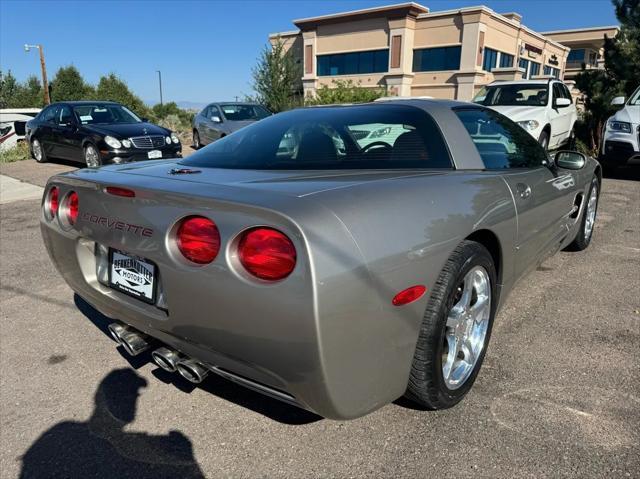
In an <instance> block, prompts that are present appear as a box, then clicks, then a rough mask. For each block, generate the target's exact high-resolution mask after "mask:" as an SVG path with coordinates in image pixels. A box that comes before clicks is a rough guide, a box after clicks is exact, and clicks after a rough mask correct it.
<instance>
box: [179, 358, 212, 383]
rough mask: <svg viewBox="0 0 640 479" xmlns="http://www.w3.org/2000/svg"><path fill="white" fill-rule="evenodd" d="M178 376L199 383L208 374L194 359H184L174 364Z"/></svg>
mask: <svg viewBox="0 0 640 479" xmlns="http://www.w3.org/2000/svg"><path fill="white" fill-rule="evenodd" d="M176 368H177V370H178V372H179V373H180V376H182V377H183V378H185V379H186V380H187V381H189V382H192V383H194V384H199V383H201V382H202V381H203V380H204V378H206V377H207V374H209V370H208V369H207V368H206V367H204V365H203V364H201V363H199V362H198V361H196V360H194V359H184V360H182V361H179V362H178V364H177V366H176Z"/></svg>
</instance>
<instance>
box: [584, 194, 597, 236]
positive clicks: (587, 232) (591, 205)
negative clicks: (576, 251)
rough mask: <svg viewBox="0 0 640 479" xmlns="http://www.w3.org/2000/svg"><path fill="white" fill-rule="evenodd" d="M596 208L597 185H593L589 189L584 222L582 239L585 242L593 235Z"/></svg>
mask: <svg viewBox="0 0 640 479" xmlns="http://www.w3.org/2000/svg"><path fill="white" fill-rule="evenodd" d="M597 206H598V184H597V183H594V184H593V186H592V187H591V194H590V195H589V202H588V203H587V212H586V215H587V217H586V218H585V221H584V237H585V239H586V240H588V239H589V238H591V233H593V225H594V223H595V222H596V209H597Z"/></svg>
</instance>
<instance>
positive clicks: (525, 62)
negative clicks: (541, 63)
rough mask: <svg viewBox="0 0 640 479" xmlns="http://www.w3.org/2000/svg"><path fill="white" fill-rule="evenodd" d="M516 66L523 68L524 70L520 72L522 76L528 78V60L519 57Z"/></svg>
mask: <svg viewBox="0 0 640 479" xmlns="http://www.w3.org/2000/svg"><path fill="white" fill-rule="evenodd" d="M518 66H519V67H520V68H523V69H524V72H522V78H529V77H528V75H529V60H527V59H525V58H521V59H520V61H519V62H518Z"/></svg>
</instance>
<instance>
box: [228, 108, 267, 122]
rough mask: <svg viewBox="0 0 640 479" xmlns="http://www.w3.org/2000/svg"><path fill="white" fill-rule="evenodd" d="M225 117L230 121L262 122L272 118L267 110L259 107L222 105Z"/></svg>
mask: <svg viewBox="0 0 640 479" xmlns="http://www.w3.org/2000/svg"><path fill="white" fill-rule="evenodd" d="M220 108H222V112H223V113H224V117H225V118H226V119H227V120H229V121H249V120H262V119H263V118H266V117H268V116H271V113H269V112H268V111H267V110H265V109H264V108H262V107H261V106H259V105H242V104H237V105H230V104H225V105H220Z"/></svg>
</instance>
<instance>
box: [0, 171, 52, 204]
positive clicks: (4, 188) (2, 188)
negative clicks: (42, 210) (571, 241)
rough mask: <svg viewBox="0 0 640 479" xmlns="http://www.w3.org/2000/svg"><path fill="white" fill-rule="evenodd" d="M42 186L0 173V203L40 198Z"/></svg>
mask: <svg viewBox="0 0 640 479" xmlns="http://www.w3.org/2000/svg"><path fill="white" fill-rule="evenodd" d="M43 190H44V188H42V187H40V186H36V185H32V184H30V183H25V182H24V181H20V180H16V179H15V178H11V177H10V176H5V175H0V204H5V203H13V202H14V201H20V200H35V199H40V198H42V191H43Z"/></svg>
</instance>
